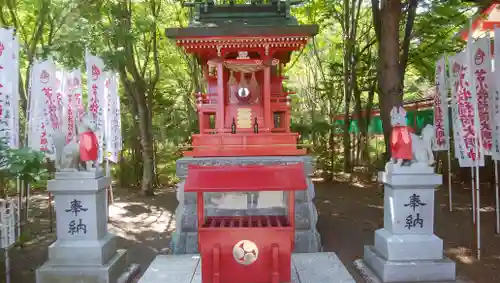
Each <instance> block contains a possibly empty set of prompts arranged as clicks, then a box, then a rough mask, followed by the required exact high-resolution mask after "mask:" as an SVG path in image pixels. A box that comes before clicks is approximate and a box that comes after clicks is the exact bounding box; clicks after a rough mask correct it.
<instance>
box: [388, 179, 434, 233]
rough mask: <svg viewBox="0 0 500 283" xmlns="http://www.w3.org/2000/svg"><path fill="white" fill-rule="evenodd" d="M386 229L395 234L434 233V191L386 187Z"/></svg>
mask: <svg viewBox="0 0 500 283" xmlns="http://www.w3.org/2000/svg"><path fill="white" fill-rule="evenodd" d="M384 228H385V229H387V231H389V232H390V233H393V234H427V235H432V234H433V233H434V189H431V190H428V189H416V188H414V189H406V188H394V187H391V186H388V185H385V186H384Z"/></svg>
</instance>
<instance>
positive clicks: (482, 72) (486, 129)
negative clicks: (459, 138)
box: [471, 37, 493, 155]
mask: <svg viewBox="0 0 500 283" xmlns="http://www.w3.org/2000/svg"><path fill="white" fill-rule="evenodd" d="M490 46H491V43H490V38H489V37H483V38H479V39H478V40H477V41H476V42H475V43H474V44H473V45H472V55H473V56H474V57H473V60H472V61H473V63H472V73H471V75H472V79H473V80H475V86H476V91H475V93H476V97H477V99H474V102H476V103H477V109H478V114H479V132H480V133H481V145H482V150H483V152H484V154H485V155H491V148H492V145H493V139H492V134H491V121H490V106H489V105H490V97H489V86H490V84H491V83H490V81H491V50H490ZM472 93H473V94H472V95H473V97H474V92H472ZM476 130H477V129H476Z"/></svg>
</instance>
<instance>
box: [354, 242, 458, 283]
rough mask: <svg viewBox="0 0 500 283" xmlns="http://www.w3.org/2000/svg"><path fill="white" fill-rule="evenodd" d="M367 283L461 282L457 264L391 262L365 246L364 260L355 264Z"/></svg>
mask: <svg viewBox="0 0 500 283" xmlns="http://www.w3.org/2000/svg"><path fill="white" fill-rule="evenodd" d="M354 265H355V266H356V268H357V269H358V270H359V272H360V273H361V276H362V277H363V279H364V280H365V282H366V283H396V282H399V283H402V282H404V283H412V282H428V283H431V282H436V283H437V282H440V283H446V282H450V283H451V282H461V281H457V280H456V277H455V274H456V266H455V262H453V261H452V260H450V259H448V258H446V257H444V258H442V259H436V260H404V261H389V260H387V259H386V258H384V256H382V255H381V254H380V253H379V252H377V250H376V249H375V248H374V247H373V246H365V250H364V258H363V259H359V260H357V261H355V262H354Z"/></svg>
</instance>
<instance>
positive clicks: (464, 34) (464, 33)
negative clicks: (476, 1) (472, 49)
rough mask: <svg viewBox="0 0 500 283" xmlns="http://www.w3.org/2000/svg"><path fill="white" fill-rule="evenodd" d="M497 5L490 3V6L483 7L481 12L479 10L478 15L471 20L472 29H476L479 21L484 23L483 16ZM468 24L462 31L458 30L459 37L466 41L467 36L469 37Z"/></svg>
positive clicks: (486, 15) (479, 23)
mask: <svg viewBox="0 0 500 283" xmlns="http://www.w3.org/2000/svg"><path fill="white" fill-rule="evenodd" d="M496 6H497V4H491V5H490V6H488V8H486V9H484V11H483V12H481V14H480V15H478V16H477V17H476V19H475V20H474V21H473V22H472V30H473V31H475V30H477V29H478V28H479V27H480V25H481V23H484V22H485V17H488V15H489V14H490V13H491V12H492V11H493V9H495V7H496ZM469 31H470V29H469V26H468V25H467V26H466V27H465V28H464V29H463V30H462V32H460V37H461V38H462V39H463V40H465V41H467V38H468V37H469Z"/></svg>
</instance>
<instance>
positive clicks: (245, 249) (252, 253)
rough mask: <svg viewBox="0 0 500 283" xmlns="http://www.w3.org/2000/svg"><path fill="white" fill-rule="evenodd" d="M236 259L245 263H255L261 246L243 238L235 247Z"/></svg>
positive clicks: (234, 254) (240, 262)
mask: <svg viewBox="0 0 500 283" xmlns="http://www.w3.org/2000/svg"><path fill="white" fill-rule="evenodd" d="M233 256H234V260H236V262H237V263H239V264H243V265H249V264H252V263H254V262H255V261H256V260H257V258H258V257H259V248H257V245H256V244H255V243H254V242H252V241H249V240H241V241H239V242H238V243H236V245H234V247H233Z"/></svg>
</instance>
